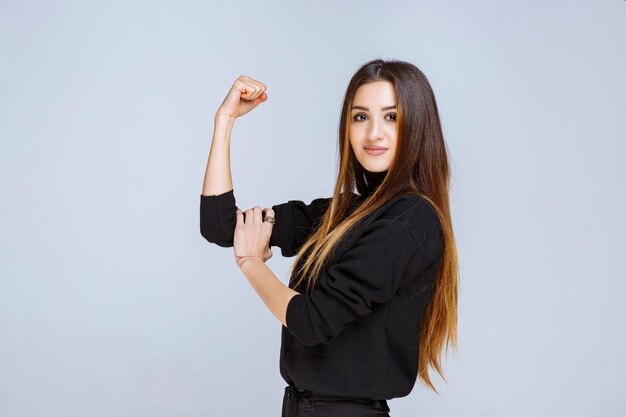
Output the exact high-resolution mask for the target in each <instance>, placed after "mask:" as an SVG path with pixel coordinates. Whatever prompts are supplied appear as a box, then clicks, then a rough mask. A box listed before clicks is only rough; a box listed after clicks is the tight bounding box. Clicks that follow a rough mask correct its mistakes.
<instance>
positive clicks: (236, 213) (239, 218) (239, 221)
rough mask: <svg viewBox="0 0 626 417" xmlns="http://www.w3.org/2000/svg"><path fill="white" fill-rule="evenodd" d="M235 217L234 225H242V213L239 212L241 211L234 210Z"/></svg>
mask: <svg viewBox="0 0 626 417" xmlns="http://www.w3.org/2000/svg"><path fill="white" fill-rule="evenodd" d="M235 216H237V221H236V223H235V224H236V225H241V224H243V213H242V212H241V210H239V209H237V210H235Z"/></svg>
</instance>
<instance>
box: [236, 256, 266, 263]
mask: <svg viewBox="0 0 626 417" xmlns="http://www.w3.org/2000/svg"><path fill="white" fill-rule="evenodd" d="M235 257H236V258H237V263H239V261H240V260H241V259H242V258H263V257H262V256H256V255H242V256H237V255H235Z"/></svg>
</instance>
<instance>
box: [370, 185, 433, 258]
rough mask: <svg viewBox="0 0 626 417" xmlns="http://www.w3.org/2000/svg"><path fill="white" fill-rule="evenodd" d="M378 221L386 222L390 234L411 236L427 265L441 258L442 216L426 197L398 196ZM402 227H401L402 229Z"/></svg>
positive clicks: (413, 195)
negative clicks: (440, 218) (440, 217)
mask: <svg viewBox="0 0 626 417" xmlns="http://www.w3.org/2000/svg"><path fill="white" fill-rule="evenodd" d="M378 220H381V221H383V222H385V223H387V225H388V226H391V225H393V224H395V226H396V227H390V228H389V230H390V232H395V233H400V231H402V233H405V234H408V235H410V236H411V237H412V241H413V242H415V244H416V245H417V247H418V248H419V251H420V252H421V254H422V257H423V260H424V264H425V265H428V264H430V262H432V261H434V260H436V259H438V258H439V257H441V255H442V253H443V232H442V227H441V222H440V220H439V216H437V212H436V211H435V209H434V207H433V206H432V205H431V204H430V202H429V201H428V200H426V199H425V198H424V197H422V196H419V195H415V194H411V195H408V194H407V195H402V196H398V197H396V198H395V199H393V200H392V201H390V202H389V203H388V205H386V209H385V210H384V211H382V212H381V213H380V217H379V218H378ZM400 224H401V225H402V226H400Z"/></svg>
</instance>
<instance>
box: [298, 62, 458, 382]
mask: <svg viewBox="0 0 626 417" xmlns="http://www.w3.org/2000/svg"><path fill="white" fill-rule="evenodd" d="M376 81H389V82H391V83H392V84H393V86H394V89H395V93H396V103H395V104H396V106H397V109H396V121H397V129H398V130H397V134H398V139H397V145H396V152H395V156H394V160H393V161H392V163H391V166H390V167H389V169H388V172H387V174H386V176H385V177H384V179H383V181H382V182H381V183H380V185H379V186H378V187H377V189H376V190H375V192H373V193H372V194H371V195H369V196H367V198H365V199H364V200H363V202H361V203H360V204H359V206H358V207H357V208H356V209H354V210H349V209H350V208H351V204H352V203H353V202H354V197H355V194H354V193H353V191H354V189H355V188H356V190H357V191H358V192H359V194H364V193H366V191H367V189H366V186H367V185H366V183H365V180H366V174H365V170H364V168H363V167H362V166H361V164H360V163H359V162H358V160H357V159H356V156H355V154H354V151H353V150H352V147H351V145H350V138H349V134H348V132H349V131H350V123H351V117H350V109H351V107H352V102H353V99H354V96H355V94H356V91H357V89H358V88H359V87H360V86H361V85H363V84H366V83H370V82H376ZM338 147H339V149H338V151H339V174H338V176H337V182H336V184H335V190H334V193H333V196H332V198H331V200H330V204H329V206H328V209H327V210H326V212H325V214H324V215H323V217H322V218H321V220H320V223H319V227H317V228H316V229H315V230H314V231H313V232H312V233H311V235H310V236H309V237H308V239H307V241H306V242H304V243H303V245H302V246H301V247H300V249H299V250H298V253H297V254H296V258H295V261H294V263H293V264H292V266H291V269H290V271H291V272H292V271H293V270H294V267H295V266H296V265H298V264H300V267H299V268H298V270H297V273H296V274H295V275H296V276H299V279H297V281H296V283H295V286H294V288H295V287H297V286H299V285H300V284H301V283H302V281H303V280H306V281H307V286H306V291H307V292H308V291H309V290H310V289H312V288H313V287H314V286H315V282H316V280H317V277H318V276H319V275H320V273H321V271H322V268H323V266H324V264H325V262H326V261H327V260H328V258H329V256H330V255H331V254H332V252H333V250H334V249H335V248H336V246H337V245H338V243H339V242H340V241H341V240H342V238H343V237H345V235H346V234H347V233H348V232H349V231H350V230H352V229H353V228H354V226H355V225H356V224H357V223H358V222H360V221H361V220H363V218H365V217H367V216H368V215H369V214H371V213H372V212H374V211H375V210H376V209H378V208H380V207H381V206H382V205H384V204H385V203H386V202H388V201H389V200H391V199H393V198H395V197H397V196H399V195H401V194H417V195H419V196H421V197H423V198H424V199H426V200H427V201H428V202H429V203H430V204H431V206H432V207H433V208H434V210H435V212H436V213H437V216H438V217H439V221H440V224H441V228H442V232H443V238H444V241H443V243H444V252H443V259H442V261H441V263H440V266H439V269H438V271H437V275H436V278H435V291H434V295H433V299H432V301H431V302H429V303H428V305H427V306H426V308H425V309H424V313H423V316H422V318H421V330H420V342H419V349H420V355H419V364H418V377H419V378H420V379H421V380H422V381H423V382H424V383H425V384H426V385H427V386H428V387H429V388H431V389H432V390H433V391H435V392H436V393H438V391H437V390H436V389H435V387H434V385H433V384H432V382H431V380H430V377H429V374H428V367H429V366H431V367H433V368H434V369H435V370H436V371H437V372H438V373H439V375H440V376H441V377H442V378H443V380H444V381H445V377H444V375H443V370H442V367H441V363H440V358H441V355H442V353H443V349H444V344H445V348H446V350H447V349H448V347H449V345H452V347H453V348H455V350H456V348H457V334H456V329H457V293H458V262H457V252H456V244H455V240H454V233H453V230H452V220H451V216H450V202H449V195H448V194H449V181H450V172H449V167H448V156H447V151H446V144H445V142H444V138H443V132H442V129H441V123H440V121H439V113H438V110H437V104H436V102H435V96H434V94H433V91H432V89H431V86H430V84H429V82H428V80H427V78H426V76H425V75H424V74H423V73H422V71H420V70H419V69H418V68H417V67H416V66H415V65H413V64H411V63H408V62H404V61H398V60H387V61H385V60H382V59H375V60H372V61H369V62H367V63H365V64H364V65H363V66H361V68H359V69H358V71H357V72H356V73H355V74H354V76H353V77H352V79H351V80H350V83H349V84H348V87H347V90H346V93H345V98H344V102H343V108H342V110H341V120H340V124H339V142H338ZM302 261H304V262H302Z"/></svg>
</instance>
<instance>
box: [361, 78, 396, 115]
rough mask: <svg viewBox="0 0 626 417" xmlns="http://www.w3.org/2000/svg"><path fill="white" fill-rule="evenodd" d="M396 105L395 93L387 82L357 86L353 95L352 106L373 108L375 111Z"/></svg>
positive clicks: (391, 85)
mask: <svg viewBox="0 0 626 417" xmlns="http://www.w3.org/2000/svg"><path fill="white" fill-rule="evenodd" d="M395 103H396V91H395V89H394V88H393V84H392V83H391V82H389V81H375V82H372V83H367V84H363V85H361V86H359V88H357V90H356V93H355V94H354V100H353V104H354V105H361V106H366V107H370V110H371V108H372V107H373V108H374V110H377V109H378V108H380V107H385V106H388V105H392V104H395Z"/></svg>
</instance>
